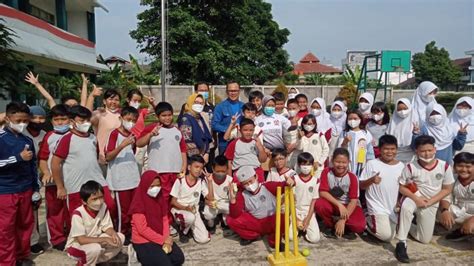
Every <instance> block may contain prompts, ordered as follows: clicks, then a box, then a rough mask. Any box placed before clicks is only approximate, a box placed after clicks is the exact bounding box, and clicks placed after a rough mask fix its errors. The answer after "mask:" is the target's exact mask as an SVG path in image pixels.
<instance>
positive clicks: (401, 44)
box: [96, 0, 474, 66]
mask: <svg viewBox="0 0 474 266" xmlns="http://www.w3.org/2000/svg"><path fill="white" fill-rule="evenodd" d="M100 2H101V3H103V4H104V5H105V6H106V7H107V8H108V9H109V11H110V12H109V13H105V12H104V11H103V10H101V9H96V27H97V29H96V32H97V53H100V54H102V55H103V56H104V57H108V56H111V55H117V56H120V57H124V58H128V54H132V55H134V56H135V57H137V58H139V59H140V60H141V61H142V62H147V60H149V57H148V56H147V55H146V54H140V53H139V49H138V48H137V44H136V42H135V40H133V39H132V38H131V37H130V35H129V32H130V30H133V29H136V26H137V22H138V20H137V18H136V15H137V14H138V13H140V12H141V11H143V8H144V7H142V6H140V5H139V2H140V1H138V0H101V1H100ZM267 2H269V3H271V4H272V14H273V18H274V20H275V21H276V22H277V23H278V24H279V25H280V27H281V28H287V29H288V30H289V31H290V32H291V34H290V36H289V41H288V43H287V44H286V45H285V49H286V50H287V51H288V53H289V55H290V60H292V61H294V62H297V61H299V59H300V58H301V57H303V56H304V55H305V54H306V53H307V52H308V51H311V52H313V53H314V54H315V55H316V56H317V57H318V58H319V59H321V61H323V62H324V63H327V64H332V65H335V66H341V60H342V59H343V58H345V56H346V52H347V50H377V51H380V50H410V51H412V54H414V53H416V52H421V51H423V50H424V47H425V45H426V44H427V43H428V42H430V41H432V40H434V41H436V43H437V45H438V47H444V48H445V49H447V50H448V52H449V53H450V55H451V58H452V59H454V58H461V57H466V55H465V52H466V51H467V50H472V49H474V0H398V1H394V0H267Z"/></svg>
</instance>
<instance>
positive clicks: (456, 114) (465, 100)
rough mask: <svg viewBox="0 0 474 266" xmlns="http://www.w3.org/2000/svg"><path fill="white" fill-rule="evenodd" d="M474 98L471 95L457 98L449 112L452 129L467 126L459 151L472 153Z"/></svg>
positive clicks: (473, 140)
mask: <svg viewBox="0 0 474 266" xmlns="http://www.w3.org/2000/svg"><path fill="white" fill-rule="evenodd" d="M473 107H474V100H473V99H472V98H471V97H461V98H459V99H458V100H457V102H456V105H455V106H454V108H453V110H452V111H451V114H449V122H450V124H451V128H452V129H453V130H459V129H461V127H465V126H467V128H466V130H467V135H466V143H465V144H464V148H462V150H460V151H457V152H456V153H459V152H469V153H474V113H473V112H472V108H473Z"/></svg>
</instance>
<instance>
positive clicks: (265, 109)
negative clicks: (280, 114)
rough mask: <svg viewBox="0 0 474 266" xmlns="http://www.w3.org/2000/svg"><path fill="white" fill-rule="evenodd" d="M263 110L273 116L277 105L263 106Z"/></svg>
mask: <svg viewBox="0 0 474 266" xmlns="http://www.w3.org/2000/svg"><path fill="white" fill-rule="evenodd" d="M263 112H264V113H265V114H266V115H268V116H272V115H273V114H274V113H275V107H269V106H266V107H265V108H263Z"/></svg>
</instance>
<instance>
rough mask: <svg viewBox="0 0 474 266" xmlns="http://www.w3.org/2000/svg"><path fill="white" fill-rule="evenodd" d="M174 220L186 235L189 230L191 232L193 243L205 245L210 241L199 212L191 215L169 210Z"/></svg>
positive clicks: (185, 212)
mask: <svg viewBox="0 0 474 266" xmlns="http://www.w3.org/2000/svg"><path fill="white" fill-rule="evenodd" d="M196 209H197V208H196ZM171 213H172V214H173V216H174V218H175V220H176V221H177V222H178V224H179V227H180V230H181V231H182V232H183V233H184V234H187V233H188V232H189V230H190V229H191V230H192V231H193V238H194V241H196V242H197V243H200V244H204V243H207V242H209V241H210V240H211V237H210V236H209V232H208V231H207V229H206V226H205V225H204V223H203V221H202V219H201V215H200V214H199V212H196V213H192V212H189V211H183V210H177V209H175V208H172V209H171Z"/></svg>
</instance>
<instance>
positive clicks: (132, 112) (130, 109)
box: [120, 106, 138, 117]
mask: <svg viewBox="0 0 474 266" xmlns="http://www.w3.org/2000/svg"><path fill="white" fill-rule="evenodd" d="M126 115H133V116H134V117H138V110H137V109H135V107H131V106H125V107H123V108H122V110H121V111H120V116H121V117H124V116H126Z"/></svg>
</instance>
